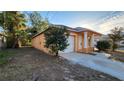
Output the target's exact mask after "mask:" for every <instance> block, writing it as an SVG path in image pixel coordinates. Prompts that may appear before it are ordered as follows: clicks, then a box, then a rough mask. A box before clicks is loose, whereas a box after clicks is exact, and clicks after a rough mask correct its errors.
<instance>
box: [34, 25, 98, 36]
mask: <svg viewBox="0 0 124 93" xmlns="http://www.w3.org/2000/svg"><path fill="white" fill-rule="evenodd" d="M52 25H53V24H52ZM53 26H54V27H65V28H66V29H67V30H68V31H73V32H84V31H87V32H88V31H90V32H94V33H97V34H100V33H98V32H96V31H93V30H91V29H87V28H83V27H76V28H72V27H69V26H65V25H55V24H54V25H53ZM43 32H44V31H43ZM43 32H40V33H38V34H36V35H34V36H33V38H34V37H36V36H38V35H40V34H42V33H43Z"/></svg>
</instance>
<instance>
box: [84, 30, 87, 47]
mask: <svg viewBox="0 0 124 93" xmlns="http://www.w3.org/2000/svg"><path fill="white" fill-rule="evenodd" d="M84 48H87V32H84Z"/></svg>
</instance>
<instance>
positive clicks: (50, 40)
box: [44, 26, 69, 56]
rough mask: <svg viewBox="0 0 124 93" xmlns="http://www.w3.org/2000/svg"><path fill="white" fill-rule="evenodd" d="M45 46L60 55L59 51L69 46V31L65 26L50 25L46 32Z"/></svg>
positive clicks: (52, 52)
mask: <svg viewBox="0 0 124 93" xmlns="http://www.w3.org/2000/svg"><path fill="white" fill-rule="evenodd" d="M44 35H45V41H46V42H45V47H46V48H49V49H50V51H49V52H50V53H51V54H53V55H55V56H58V52H59V51H63V50H64V49H66V48H67V46H68V45H69V44H68V40H67V38H68V36H69V32H68V31H67V30H66V28H65V27H55V26H50V27H49V28H48V29H47V30H46V31H45V33H44Z"/></svg>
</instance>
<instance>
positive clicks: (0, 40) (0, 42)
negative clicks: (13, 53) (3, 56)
mask: <svg viewBox="0 0 124 93" xmlns="http://www.w3.org/2000/svg"><path fill="white" fill-rule="evenodd" d="M5 37H6V36H5V35H3V34H1V33H0V50H1V49H3V48H5Z"/></svg>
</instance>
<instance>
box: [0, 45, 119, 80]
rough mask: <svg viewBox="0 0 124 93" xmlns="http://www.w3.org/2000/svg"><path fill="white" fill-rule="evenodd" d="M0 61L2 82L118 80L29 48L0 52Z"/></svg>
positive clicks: (0, 78)
mask: <svg viewBox="0 0 124 93" xmlns="http://www.w3.org/2000/svg"><path fill="white" fill-rule="evenodd" d="M0 60H1V61H0V62H1V64H4V65H0V80H2V81H3V80H4V81H6V80H7V81H8V80H11V81H16V80H17V81H37V80H38V81H63V80H64V81H66V80H67V81H69V80H81V81H82V80H83V81H86V80H109V81H111V80H118V79H117V78H114V77H112V76H110V75H108V74H104V73H101V72H99V71H95V70H93V69H90V68H87V67H84V66H81V65H78V64H71V62H69V61H68V60H65V59H63V58H58V57H53V56H51V55H48V54H46V53H44V52H42V51H39V50H36V49H34V48H29V47H28V48H19V49H9V50H4V51H1V52H0ZM5 63H6V64H5Z"/></svg>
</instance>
